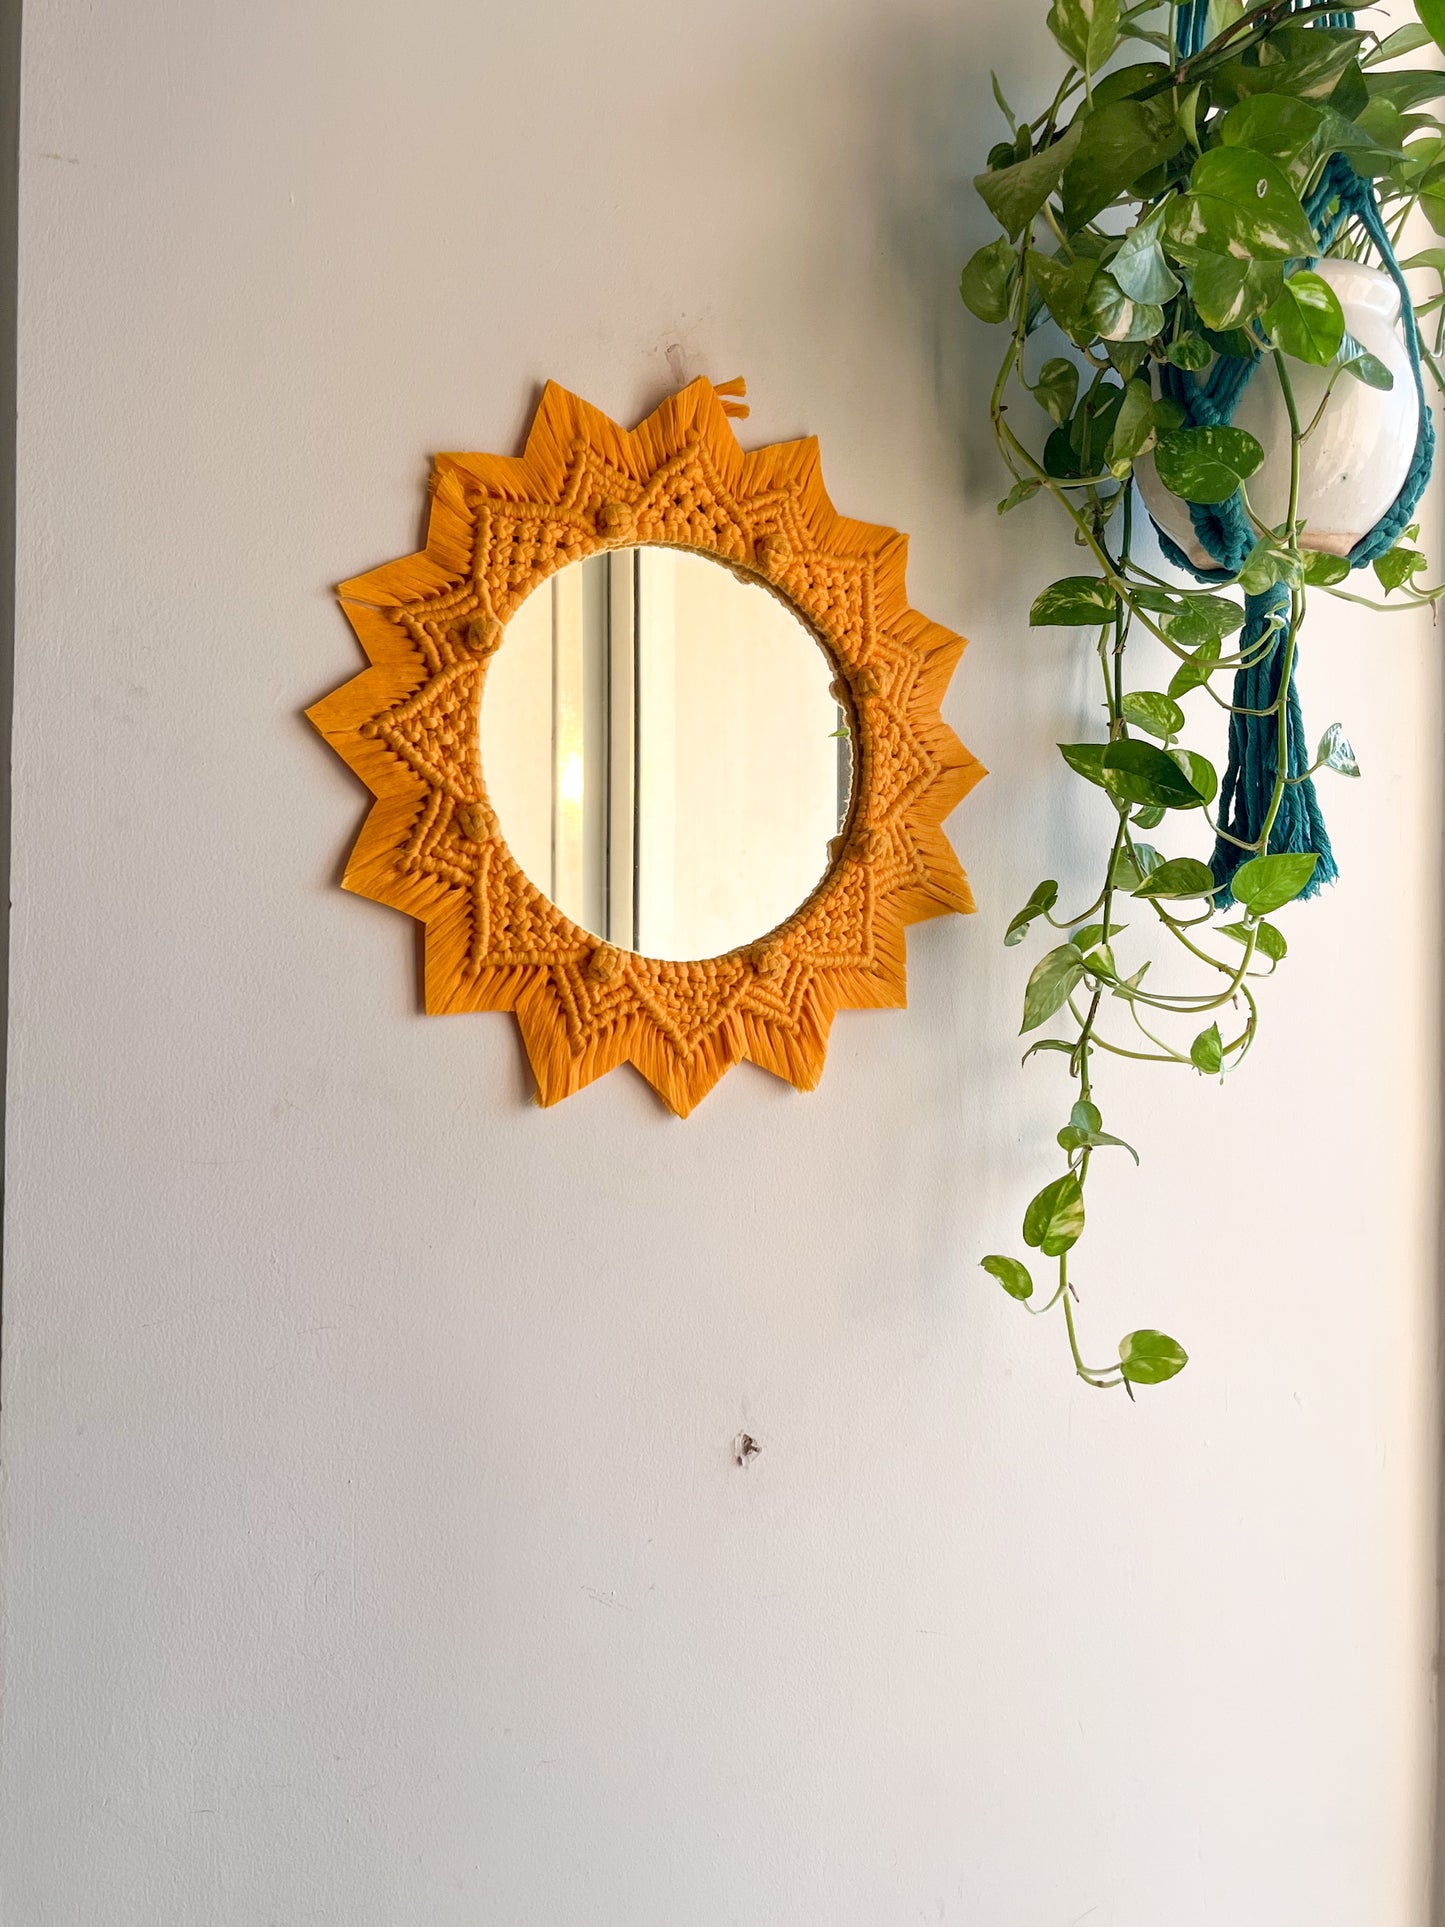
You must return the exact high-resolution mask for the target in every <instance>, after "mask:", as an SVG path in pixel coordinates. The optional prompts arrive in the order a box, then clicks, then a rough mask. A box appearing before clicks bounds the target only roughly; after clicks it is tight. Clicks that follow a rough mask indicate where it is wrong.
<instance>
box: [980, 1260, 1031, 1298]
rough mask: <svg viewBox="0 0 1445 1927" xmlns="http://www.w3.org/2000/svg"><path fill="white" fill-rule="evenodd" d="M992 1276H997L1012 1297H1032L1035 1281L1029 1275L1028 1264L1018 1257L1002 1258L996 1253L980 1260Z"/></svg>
mask: <svg viewBox="0 0 1445 1927" xmlns="http://www.w3.org/2000/svg"><path fill="white" fill-rule="evenodd" d="M979 1262H980V1264H981V1265H982V1266H983V1268H984V1270H985V1271H986V1272H987V1273H988V1274H989V1276H990V1277H991V1278H997V1279H998V1281H999V1283H1000V1284H1001V1285H1002V1286H1003V1288H1004V1290H1005V1291H1006V1292H1007V1293H1008V1295H1009V1297H1010V1298H1019V1299H1024V1298H1032V1297H1033V1295H1034V1281H1033V1279H1032V1278H1031V1277H1030V1276H1029V1268H1028V1266H1027V1265H1023V1264H1020V1263H1019V1261H1018V1259H1017V1258H1001V1257H999V1256H998V1255H997V1254H994V1255H992V1256H990V1257H988V1258H982V1259H980V1260H979Z"/></svg>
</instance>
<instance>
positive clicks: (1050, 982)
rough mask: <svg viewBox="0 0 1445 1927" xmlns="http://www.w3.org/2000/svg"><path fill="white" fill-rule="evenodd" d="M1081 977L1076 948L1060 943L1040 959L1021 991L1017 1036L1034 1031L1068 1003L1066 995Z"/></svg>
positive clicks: (1081, 959) (1080, 954)
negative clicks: (1022, 997) (1021, 999)
mask: <svg viewBox="0 0 1445 1927" xmlns="http://www.w3.org/2000/svg"><path fill="white" fill-rule="evenodd" d="M1083 975H1084V957H1083V952H1082V951H1080V950H1079V949H1078V948H1077V946H1076V945H1074V944H1071V943H1063V944H1060V945H1059V947H1058V948H1057V949H1056V950H1051V951H1049V953H1048V955H1047V956H1045V957H1041V958H1040V959H1039V961H1038V962H1037V963H1036V964H1035V965H1034V967H1033V970H1032V971H1031V972H1030V974H1029V980H1028V983H1027V985H1026V986H1025V988H1024V1020H1023V1023H1022V1024H1021V1025H1020V1026H1019V1034H1020V1035H1021V1036H1022V1035H1023V1034H1024V1033H1025V1032H1027V1031H1031V1030H1037V1029H1038V1027H1039V1025H1040V1024H1042V1023H1045V1022H1047V1020H1048V1019H1049V1018H1050V1017H1052V1016H1053V1014H1054V1012H1055V1011H1056V1010H1059V1009H1061V1008H1062V1006H1063V1005H1064V1004H1065V1003H1067V1002H1068V999H1069V994H1070V992H1071V991H1072V990H1073V989H1074V987H1075V986H1076V985H1077V984H1078V983H1079V982H1080V980H1081V979H1082V977H1083Z"/></svg>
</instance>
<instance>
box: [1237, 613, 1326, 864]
mask: <svg viewBox="0 0 1445 1927" xmlns="http://www.w3.org/2000/svg"><path fill="white" fill-rule="evenodd" d="M1244 609H1245V621H1244V631H1243V634H1242V636H1241V639H1240V653H1241V654H1242V655H1245V656H1247V657H1250V658H1252V660H1251V661H1250V662H1249V663H1248V665H1247V666H1246V667H1245V668H1243V669H1241V670H1239V671H1238V673H1237V674H1236V676H1235V678H1234V705H1235V713H1234V714H1232V715H1231V716H1230V719H1229V763H1228V766H1227V767H1226V769H1225V772H1224V777H1223V780H1222V782H1221V783H1220V786H1219V835H1218V838H1217V840H1216V842H1215V845H1214V855H1213V858H1212V859H1211V863H1210V868H1211V869H1212V870H1213V871H1214V875H1215V879H1216V881H1218V882H1220V883H1223V884H1227V883H1228V882H1229V881H1230V879H1231V878H1232V877H1233V875H1234V873H1235V871H1236V870H1237V869H1238V868H1239V866H1240V864H1241V863H1246V862H1248V861H1249V859H1250V857H1251V856H1253V855H1254V854H1255V851H1254V850H1253V849H1242V848H1241V847H1240V845H1241V844H1253V845H1255V846H1257V845H1258V843H1259V841H1260V838H1261V837H1262V836H1263V834H1264V821H1265V817H1266V816H1267V815H1268V813H1269V805H1270V798H1271V797H1272V796H1273V795H1274V779H1275V771H1276V770H1277V769H1278V767H1279V719H1278V717H1277V716H1271V715H1249V714H1241V713H1240V712H1241V711H1249V710H1268V709H1270V708H1272V707H1273V705H1274V703H1275V702H1276V700H1277V698H1278V696H1279V681H1280V671H1281V669H1282V668H1283V666H1284V634H1285V627H1286V625H1287V624H1288V622H1289V591H1288V589H1286V588H1285V587H1283V585H1282V584H1279V583H1276V584H1275V586H1274V587H1273V588H1272V589H1267V590H1266V591H1265V593H1264V594H1263V595H1253V596H1246V597H1245V603H1244ZM1285 705H1286V710H1285V716H1286V732H1285V755H1286V761H1285V774H1286V775H1287V776H1288V777H1289V778H1290V779H1291V780H1290V781H1289V783H1288V784H1287V785H1286V787H1285V792H1284V795H1283V797H1282V798H1281V799H1280V806H1279V811H1278V814H1277V815H1276V817H1275V819H1274V822H1273V824H1272V825H1271V826H1270V832H1269V851H1268V854H1269V855H1271V856H1275V855H1277V854H1279V853H1280V852H1281V851H1295V852H1301V851H1311V852H1313V854H1314V855H1315V856H1316V857H1317V858H1318V859H1319V860H1318V862H1317V863H1316V864H1315V869H1314V875H1313V876H1312V877H1311V878H1310V882H1309V887H1308V889H1307V890H1306V892H1305V894H1306V895H1309V894H1311V893H1313V892H1314V891H1315V890H1317V889H1319V888H1320V887H1321V885H1323V884H1326V883H1333V882H1334V880H1335V877H1336V875H1337V871H1336V868H1335V858H1334V852H1333V851H1332V850H1331V848H1330V839H1329V833H1328V832H1327V830H1326V829H1325V823H1324V817H1323V816H1322V815H1321V813H1320V806H1319V801H1318V799H1317V797H1316V796H1315V786H1314V783H1313V782H1312V781H1311V779H1310V778H1309V777H1308V776H1306V775H1305V771H1306V770H1307V769H1308V768H1309V766H1310V753H1309V747H1308V744H1307V742H1306V740H1305V726H1304V717H1303V715H1302V713H1301V711H1300V702H1299V694H1298V692H1297V690H1296V689H1295V685H1294V678H1293V677H1291V678H1290V684H1289V688H1288V690H1287V692H1286V695H1285ZM1219 900H1220V901H1221V902H1224V901H1227V900H1228V892H1227V891H1225V892H1223V893H1222V894H1221V897H1220V899H1219Z"/></svg>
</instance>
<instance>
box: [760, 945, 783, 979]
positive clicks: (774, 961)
mask: <svg viewBox="0 0 1445 1927" xmlns="http://www.w3.org/2000/svg"><path fill="white" fill-rule="evenodd" d="M787 967H788V953H787V952H786V951H785V950H784V949H783V946H782V945H781V944H780V943H763V944H759V945H758V947H757V949H756V950H755V951H754V952H753V969H754V970H756V971H757V973H758V975H759V976H760V977H781V976H782V974H783V972H784V971H785V970H786V969H787Z"/></svg>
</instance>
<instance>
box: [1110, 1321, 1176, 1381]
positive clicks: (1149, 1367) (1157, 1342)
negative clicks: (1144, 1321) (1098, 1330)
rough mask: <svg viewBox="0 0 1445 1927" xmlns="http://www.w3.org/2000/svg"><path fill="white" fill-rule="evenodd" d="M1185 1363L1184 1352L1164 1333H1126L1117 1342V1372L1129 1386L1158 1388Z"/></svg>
mask: <svg viewBox="0 0 1445 1927" xmlns="http://www.w3.org/2000/svg"><path fill="white" fill-rule="evenodd" d="M1188 1363H1189V1354H1188V1352H1186V1351H1185V1349H1184V1347H1183V1346H1182V1345H1181V1344H1180V1343H1179V1342H1178V1340H1177V1339H1174V1338H1170V1337H1169V1335H1168V1334H1167V1333H1166V1332H1156V1331H1136V1332H1130V1333H1129V1335H1128V1336H1127V1338H1121V1339H1120V1340H1119V1370H1120V1371H1121V1372H1122V1373H1123V1374H1124V1377H1125V1378H1126V1379H1128V1381H1129V1383H1130V1384H1131V1385H1162V1384H1163V1383H1164V1381H1165V1379H1166V1378H1173V1377H1174V1376H1175V1375H1176V1374H1177V1373H1179V1372H1182V1371H1183V1370H1184V1367H1185V1366H1186V1365H1187V1364H1188Z"/></svg>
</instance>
